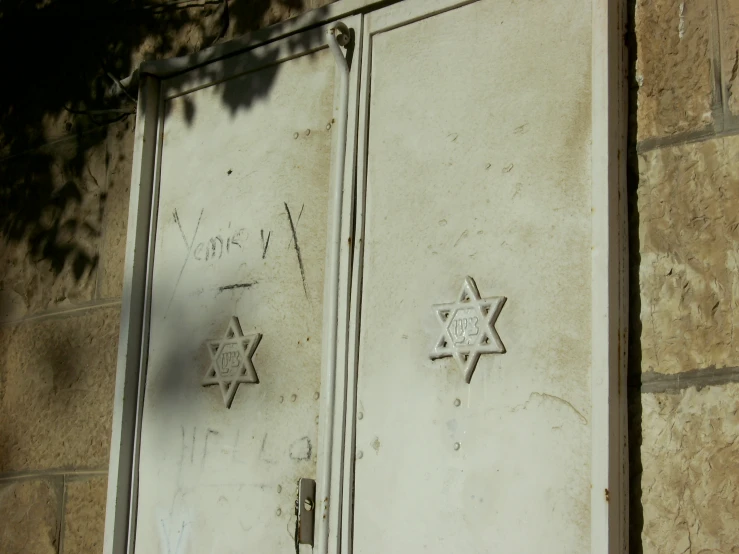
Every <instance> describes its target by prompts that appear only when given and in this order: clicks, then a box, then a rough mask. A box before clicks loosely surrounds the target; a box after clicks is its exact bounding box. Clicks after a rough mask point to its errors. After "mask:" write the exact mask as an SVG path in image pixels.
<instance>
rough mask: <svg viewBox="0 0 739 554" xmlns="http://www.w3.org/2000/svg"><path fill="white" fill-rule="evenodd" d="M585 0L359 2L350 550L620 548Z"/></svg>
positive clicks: (609, 328) (606, 279) (610, 274)
mask: <svg viewBox="0 0 739 554" xmlns="http://www.w3.org/2000/svg"><path fill="white" fill-rule="evenodd" d="M598 4H604V3H600V2H596V3H595V4H592V6H595V12H598V10H599V9H600V8H599V7H598ZM592 6H591V2H589V1H582V0H567V1H563V2H546V3H541V2H533V1H528V2H527V1H524V2H500V1H497V0H479V1H473V2H451V1H449V0H441V1H436V0H433V1H429V0H408V1H406V2H402V3H399V4H396V5H393V6H390V7H387V8H385V9H382V10H379V11H376V12H373V13H371V14H369V15H368V16H367V17H366V19H365V31H364V32H365V34H364V41H363V78H362V79H363V89H362V100H361V101H362V113H363V119H362V123H361V124H360V135H359V136H360V168H361V170H360V176H359V181H360V187H362V190H363V193H364V195H363V198H364V199H363V200H362V195H360V207H359V210H358V213H360V214H361V217H360V218H359V221H360V225H359V227H358V234H359V237H360V242H361V244H363V252H361V253H360V254H359V257H358V262H357V268H358V271H357V273H358V274H359V273H361V275H362V282H361V287H358V288H357V300H356V312H355V314H356V315H355V318H356V319H355V322H356V328H357V333H358V337H357V342H356V344H355V345H354V354H355V359H356V360H357V362H356V369H355V376H356V381H355V382H354V383H353V387H352V388H353V389H354V390H355V394H356V396H355V398H354V399H353V402H354V403H353V405H351V406H350V413H351V414H352V416H353V418H352V421H351V424H350V429H349V436H350V437H351V440H350V441H349V442H350V443H352V442H353V443H354V450H353V451H352V450H349V451H348V456H351V455H352V454H353V457H354V460H353V464H352V465H350V467H351V468H352V469H353V472H354V474H353V483H352V484H353V486H351V487H350V486H347V487H346V490H347V491H348V492H347V496H346V501H347V503H349V502H351V503H352V504H353V514H347V516H346V518H345V527H346V529H347V532H346V534H345V539H344V544H343V547H344V549H343V550H342V551H343V552H352V551H353V552H355V553H357V554H359V553H367V554H370V553H376V552H383V553H388V554H390V553H393V554H401V553H409V552H428V553H437V554H442V553H443V554H447V553H449V552H464V553H479V554H483V553H490V552H512V553H520V554H529V553H530V554H535V553H536V554H538V553H541V552H547V553H562V554H575V553H578V554H584V553H588V552H593V553H596V552H599V553H604V552H607V551H609V548H610V549H611V550H610V551H612V552H616V551H618V549H620V548H622V547H623V544H624V543H623V541H622V537H621V536H620V533H621V532H622V528H619V525H620V521H619V520H618V518H619V517H620V508H619V506H618V504H614V510H615V513H616V514H617V515H615V516H613V517H612V516H609V515H608V503H609V501H611V500H610V498H609V490H608V487H614V486H615V487H620V486H621V485H620V481H619V479H618V477H617V474H618V471H620V470H621V469H622V467H623V466H622V460H623V458H622V455H623V451H622V450H621V448H622V440H623V437H622V435H619V434H618V432H617V433H616V434H614V429H616V428H618V427H619V426H620V425H621V421H619V418H620V417H621V415H620V414H622V411H621V410H622V409H623V398H624V395H623V394H622V393H621V394H619V393H617V392H616V390H614V389H611V391H610V392H609V391H608V386H609V385H610V386H613V384H614V383H616V382H617V381H613V380H611V376H612V374H613V371H614V370H616V367H617V366H616V364H611V363H610V362H609V360H610V358H609V356H611V355H612V354H613V353H615V352H620V351H621V349H622V348H623V347H622V346H619V344H620V342H619V343H618V344H617V342H618V341H620V340H621V339H622V338H623V336H619V334H618V333H621V332H622V329H623V325H624V322H623V320H622V319H620V317H621V314H620V308H621V306H620V304H619V303H618V302H612V301H611V303H610V304H609V298H608V294H609V291H613V290H615V291H616V293H615V295H614V296H613V298H615V299H618V298H619V292H618V291H619V290H620V289H619V287H620V286H621V283H622V279H623V274H622V266H621V265H620V263H619V260H620V259H621V256H622V252H623V251H622V250H620V249H619V247H618V242H617V241H614V240H613V237H614V236H618V235H619V234H620V232H621V230H620V229H621V228H620V227H617V226H613V222H614V221H615V222H616V223H617V225H622V223H618V221H619V220H618V219H615V220H614V219H611V218H612V217H613V214H616V213H617V211H618V210H620V209H621V208H620V203H619V202H618V200H617V199H616V198H612V205H610V206H609V204H608V201H609V199H610V198H611V195H612V189H610V188H609V183H608V180H607V179H604V180H603V179H602V177H603V174H602V171H603V167H601V165H600V164H602V156H603V153H604V149H605V150H606V154H607V148H608V145H607V144H604V143H603V140H604V138H603V136H602V134H599V133H601V131H602V130H604V129H606V130H607V129H608V127H607V125H606V127H605V128H603V127H600V129H598V127H599V126H601V125H602V121H603V120H604V119H605V118H607V117H608V111H607V110H608V106H607V105H606V106H605V110H606V111H605V112H603V113H599V111H598V110H599V109H600V107H601V106H598V109H594V108H593V106H594V104H593V102H594V100H593V98H597V94H596V96H594V94H593V93H594V91H593V88H592V86H593V85H592V83H593V82H594V75H593V67H598V66H597V65H595V66H594V65H593V63H592V61H593V60H592V54H591V52H592V51H593V48H594V35H593V21H594V20H597V19H598V18H601V17H603V14H602V13H594V11H593V10H592ZM595 40H596V42H598V41H600V40H601V39H599V38H597V37H596V38H595ZM602 40H603V42H605V40H606V37H603V39H602ZM595 51H596V52H599V51H598V49H595ZM599 55H600V53H599ZM596 77H597V78H598V79H600V78H603V79H605V76H604V75H601V74H600V73H599V74H598V75H597V76H596ZM595 82H597V80H596V81H595ZM595 86H597V87H600V88H601V89H602V88H603V87H604V86H607V82H605V81H604V82H602V83H601V82H597V84H596V85H595ZM602 92H603V91H602V90H600V91H597V93H598V94H602ZM591 114H595V116H593V117H591ZM607 138H608V137H606V139H607ZM607 159H608V156H606V160H607ZM601 207H604V208H605V209H603V211H602V212H601V211H600V210H601ZM609 210H610V211H609ZM622 217H623V216H622V215H621V218H622ZM622 221H623V220H622V219H621V222H622ZM614 246H615V247H616V248H615V250H614V251H609V248H613V247H614ZM609 255H611V256H612V258H611V259H610V260H609V258H608V256H609ZM604 292H605V294H604ZM614 322H615V323H614ZM614 330H615V331H616V333H614ZM604 360H605V363H604ZM622 363H623V361H622V358H621V359H620V360H619V361H618V362H617V364H619V365H620V364H622ZM619 390H623V389H622V388H621V384H619ZM603 400H605V402H603ZM609 418H612V419H609ZM352 425H353V428H352ZM620 428H621V429H623V427H620ZM609 451H610V454H609ZM614 467H615V470H614ZM348 479H349V480H348V482H352V477H351V476H350V477H349V478H348ZM352 491H353V498H352V496H351V495H352ZM614 496H620V490H619V491H618V493H617V494H615V495H614ZM619 501H620V500H617V499H614V500H613V502H615V503H617V502H619ZM347 511H349V510H347ZM609 517H611V519H610V520H609ZM614 521H615V522H616V523H613V522H614ZM609 526H610V528H609ZM614 535H615V536H614Z"/></svg>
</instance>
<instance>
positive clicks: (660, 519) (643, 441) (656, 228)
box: [629, 0, 739, 554]
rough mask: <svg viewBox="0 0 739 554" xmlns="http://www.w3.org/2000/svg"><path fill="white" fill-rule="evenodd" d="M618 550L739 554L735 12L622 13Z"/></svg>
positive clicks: (724, 5)
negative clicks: (621, 540)
mask: <svg viewBox="0 0 739 554" xmlns="http://www.w3.org/2000/svg"><path fill="white" fill-rule="evenodd" d="M632 9H633V12H632V20H631V25H632V29H631V30H632V31H633V34H632V35H631V37H632V40H631V41H630V45H631V54H632V61H633V68H632V69H633V73H632V86H633V89H632V95H631V100H632V106H631V110H630V112H631V114H632V121H631V125H630V137H631V146H632V151H631V156H630V167H631V175H630V183H629V188H630V190H629V197H630V200H631V205H630V217H631V226H630V228H631V237H630V238H631V306H630V307H631V342H630V360H631V363H630V390H629V392H630V409H631V426H630V433H631V437H630V442H631V452H630V458H631V485H632V486H631V495H632V497H631V530H632V533H631V543H632V548H631V549H632V552H638V553H641V552H644V553H645V554H657V553H665V554H667V553H677V552H685V553H692V554H704V553H705V554H709V553H710V554H718V553H734V552H739V489H738V488H737V486H738V485H739V441H737V434H738V433H739V415H738V413H737V408H739V384H737V383H738V382H739V367H737V366H739V329H737V330H736V331H737V336H736V338H735V328H736V327H737V326H739V252H738V250H737V247H738V246H739V136H737V134H738V133H739V120H738V119H737V116H739V96H737V95H739V88H736V87H737V86H739V82H738V79H739V77H738V76H737V73H738V71H737V68H738V67H739V2H736V1H735V0H636V2H634V3H633V4H632Z"/></svg>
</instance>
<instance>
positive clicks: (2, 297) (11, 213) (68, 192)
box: [0, 132, 107, 320]
mask: <svg viewBox="0 0 739 554" xmlns="http://www.w3.org/2000/svg"><path fill="white" fill-rule="evenodd" d="M104 136H105V135H104V134H100V133H97V132H96V133H90V134H86V135H83V136H80V137H73V138H71V139H68V140H64V141H61V142H57V143H54V144H51V145H48V146H45V147H44V148H42V149H40V150H36V151H34V152H31V153H28V154H26V155H23V156H20V157H18V158H13V159H11V160H6V161H5V162H3V163H2V164H0V193H1V194H2V197H3V198H2V202H0V215H1V216H2V217H0V221H2V226H1V227H0V317H3V318H4V319H5V320H7V319H13V318H17V317H21V316H23V315H30V314H34V313H38V312H42V311H44V310H48V309H51V308H60V307H69V306H72V305H74V304H77V303H80V302H85V301H89V300H91V299H92V298H93V295H94V293H95V284H96V279H97V270H98V258H99V254H98V248H99V236H100V229H101V219H102V200H103V193H104V192H105V178H106V163H107V162H106V157H105V145H104Z"/></svg>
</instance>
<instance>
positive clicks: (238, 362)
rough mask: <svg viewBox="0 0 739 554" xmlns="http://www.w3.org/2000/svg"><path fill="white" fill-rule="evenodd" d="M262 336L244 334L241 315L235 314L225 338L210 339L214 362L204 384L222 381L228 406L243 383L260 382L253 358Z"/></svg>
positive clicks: (222, 392) (207, 372)
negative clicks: (240, 321) (239, 316)
mask: <svg viewBox="0 0 739 554" xmlns="http://www.w3.org/2000/svg"><path fill="white" fill-rule="evenodd" d="M261 339H262V335H260V334H259V333H252V334H250V335H244V333H243V331H242V330H241V324H240V323H239V318H237V317H236V316H233V317H232V318H231V321H229V323H228V328H227V329H226V332H225V333H224V334H223V338H221V339H213V340H208V341H206V344H207V346H208V354H210V366H208V370H207V371H206V372H205V377H203V381H202V385H203V386H204V387H207V386H210V385H218V388H219V389H221V394H222V395H223V403H224V404H225V405H226V408H231V403H232V402H233V399H234V396H235V395H236V389H237V388H238V387H239V384H240V383H259V377H257V371H256V370H255V369H254V364H253V363H252V360H251V359H252V356H253V355H254V351H255V350H256V349H257V345H259V341H260V340H261Z"/></svg>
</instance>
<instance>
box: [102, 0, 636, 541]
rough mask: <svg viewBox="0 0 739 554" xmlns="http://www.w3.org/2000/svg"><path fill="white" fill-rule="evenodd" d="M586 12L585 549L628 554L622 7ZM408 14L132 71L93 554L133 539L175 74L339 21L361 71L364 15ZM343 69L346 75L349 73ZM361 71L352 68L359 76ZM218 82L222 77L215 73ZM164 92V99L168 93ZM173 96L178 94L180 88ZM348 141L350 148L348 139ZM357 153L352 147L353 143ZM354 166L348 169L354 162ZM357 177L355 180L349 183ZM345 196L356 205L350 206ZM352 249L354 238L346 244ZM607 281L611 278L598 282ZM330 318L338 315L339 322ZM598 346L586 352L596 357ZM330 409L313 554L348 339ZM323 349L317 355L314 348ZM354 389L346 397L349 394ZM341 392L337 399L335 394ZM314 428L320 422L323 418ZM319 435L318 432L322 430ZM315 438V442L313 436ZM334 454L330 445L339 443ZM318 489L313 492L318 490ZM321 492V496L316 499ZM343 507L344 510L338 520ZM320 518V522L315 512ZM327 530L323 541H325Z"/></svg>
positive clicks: (322, 20)
mask: <svg viewBox="0 0 739 554" xmlns="http://www.w3.org/2000/svg"><path fill="white" fill-rule="evenodd" d="M475 1H478V0H425V2H426V3H425V6H426V9H425V12H426V15H424V17H426V16H428V15H430V14H429V13H428V12H434V13H438V12H439V11H447V10H449V9H453V8H456V7H459V6H462V5H464V4H469V3H472V2H475ZM590 1H591V9H592V29H593V32H592V89H591V90H592V98H591V100H592V179H593V186H592V190H593V210H594V213H595V214H602V215H599V216H594V218H593V223H594V224H593V266H592V267H593V271H594V272H597V273H598V275H599V276H600V279H594V282H595V283H597V284H598V287H595V286H594V288H593V303H592V329H593V345H594V348H593V366H594V367H601V368H603V372H602V374H599V375H593V378H592V396H591V397H592V399H593V419H592V429H593V431H592V453H593V454H592V456H593V457H592V463H591V467H592V475H591V480H592V495H591V538H592V540H591V545H592V546H591V552H592V553H593V554H596V553H598V554H602V553H605V552H607V553H609V554H616V553H626V552H627V551H628V467H627V465H628V443H627V416H626V400H627V387H626V373H627V371H626V369H627V367H626V360H627V338H628V288H627V287H628V280H627V275H628V265H627V264H628V253H627V247H628V229H627V206H626V155H625V152H626V129H627V118H628V115H627V89H626V87H627V78H626V75H627V73H626V68H627V52H626V46H625V44H624V41H623V35H624V32H625V29H626V21H627V14H626V2H625V0H590ZM401 2H402V3H407V4H408V5H409V6H411V5H412V4H415V5H418V2H416V1H415V0H339V1H338V2H335V3H332V4H329V5H327V6H325V7H323V8H318V9H316V10H313V11H311V12H308V13H306V14H303V15H301V16H299V17H296V18H294V19H290V20H288V21H285V22H283V23H280V24H277V25H274V26H272V27H269V28H266V29H263V30H260V31H257V32H254V33H251V34H248V35H245V36H243V37H240V38H237V39H234V40H231V41H229V42H226V43H222V44H217V45H215V46H212V47H210V48H207V49H204V50H202V51H200V52H197V53H195V54H191V55H187V56H182V57H178V58H172V59H168V60H158V61H152V62H145V63H143V64H142V65H141V67H140V69H139V74H140V82H139V95H138V109H137V114H136V127H135V135H134V149H133V167H132V177H131V190H130V203H129V215H128V226H127V237H126V257H125V265H124V281H123V283H124V285H123V294H122V299H121V324H120V335H119V343H118V358H117V370H116V385H115V393H114V404H113V421H112V432H111V448H110V462H109V470H108V493H107V506H106V518H105V540H104V546H103V552H104V554H133V551H134V550H133V538H134V537H135V514H136V484H137V468H138V447H137V444H138V435H139V432H138V425H139V422H140V416H141V413H142V410H143V390H144V389H143V387H144V384H145V379H146V362H147V360H146V357H147V354H148V339H147V337H148V313H149V303H150V298H149V296H148V294H147V291H148V290H150V284H151V278H152V275H151V271H152V267H153V264H152V261H153V256H154V248H153V245H154V238H155V233H156V219H157V212H156V210H157V204H158V185H159V183H158V170H159V159H160V156H161V138H162V132H163V113H164V110H163V105H164V100H165V99H166V98H167V96H169V94H171V92H172V88H171V87H172V86H173V85H175V84H176V83H177V77H178V76H179V75H181V74H183V73H185V72H189V71H191V70H193V69H197V68H200V67H203V66H205V65H207V64H212V63H214V62H223V64H222V65H223V66H224V67H225V68H228V67H229V66H230V64H232V63H233V58H234V57H235V56H238V55H240V54H244V53H246V52H249V51H252V50H255V49H257V48H260V47H263V46H266V45H268V44H270V43H273V42H275V41H279V40H281V39H284V38H287V37H290V36H291V35H295V34H298V33H302V32H305V31H309V30H311V29H316V28H318V27H321V26H325V25H327V24H329V23H331V22H334V21H337V20H339V19H342V18H346V17H349V16H355V15H357V16H359V17H358V18H357V21H359V24H358V25H355V27H356V43H357V48H356V50H355V55H354V58H355V65H356V66H360V65H361V64H362V63H363V62H364V63H366V62H367V61H368V58H367V59H365V52H368V49H365V48H362V44H361V40H362V39H363V37H365V36H369V35H368V33H369V32H368V31H367V30H366V29H364V28H363V27H364V20H365V18H364V17H363V15H364V14H368V13H370V12H372V11H375V10H377V9H380V8H383V7H385V6H388V5H391V4H397V3H401ZM352 69H354V68H352ZM358 72H359V73H360V74H361V73H362V71H361V67H358ZM226 73H228V71H226ZM350 87H351V90H350V94H353V95H354V97H355V98H357V97H358V96H357V95H358V94H359V88H360V87H361V84H360V83H359V82H358V80H357V79H351V80H350ZM168 91H169V93H168ZM180 92H181V90H180ZM367 109H368V105H367V102H366V98H365V99H364V100H363V101H362V100H360V102H355V103H354V105H351V104H350V108H349V125H348V131H347V157H346V163H345V167H344V189H345V193H344V208H345V209H347V203H351V205H350V206H349V210H350V211H344V213H354V210H356V213H357V214H360V217H357V218H356V220H357V222H359V221H360V219H361V213H362V210H363V205H362V194H361V191H360V194H358V195H357V189H356V183H357V182H362V180H361V179H362V178H363V177H362V176H363V174H364V171H365V167H364V159H363V158H362V157H360V158H357V152H358V151H360V152H361V151H362V148H364V146H365V145H364V140H365V138H366V137H363V136H362V135H361V133H359V132H358V130H359V129H358V126H359V125H360V117H361V118H364V117H365V116H366V110H367ZM349 137H352V140H353V141H354V142H349ZM355 145H357V146H358V148H355V147H354V146H355ZM358 162H359V163H358ZM358 176H359V179H358V178H357V177H358ZM355 199H356V202H355ZM344 219H345V220H346V221H342V236H346V237H349V239H351V238H352V237H361V229H360V228H359V223H357V225H356V228H355V227H354V221H353V220H354V219H355V218H354V217H349V218H344ZM345 242H346V243H347V244H346V247H345V248H346V251H347V252H348V254H349V255H348V256H345V255H342V259H343V260H349V261H348V262H346V263H345V264H344V265H343V266H342V275H347V276H349V277H348V279H349V281H348V282H346V283H344V285H343V286H344V290H346V291H347V295H346V296H345V297H343V298H341V299H340V300H339V314H342V313H343V314H344V316H345V317H346V318H348V319H347V320H346V323H347V325H346V329H353V328H354V326H356V325H357V323H358V319H357V317H358V315H359V314H358V302H357V301H356V299H358V298H359V297H360V296H359V295H360V293H361V263H362V262H361V259H362V258H361V255H362V252H361V243H360V245H359V246H358V247H356V248H355V245H354V244H352V241H351V240H348V241H345ZM354 242H357V241H354ZM609 276H611V277H610V278H609ZM340 317H341V316H340ZM596 346H597V348H596ZM336 348H337V360H339V363H338V364H337V372H336V387H335V389H334V390H335V391H336V392H337V401H338V402H341V404H340V406H341V407H342V409H336V410H334V411H333V414H332V417H331V418H330V422H331V426H330V428H329V429H323V430H319V436H323V437H325V436H327V434H328V435H331V436H332V437H333V439H332V440H333V442H334V444H335V445H337V447H336V448H334V449H333V456H332V458H333V459H332V460H330V461H328V460H323V461H322V460H319V475H321V464H322V463H326V462H327V461H328V462H329V464H330V465H331V466H332V467H333V468H335V470H334V471H333V472H330V475H331V480H330V483H324V484H323V486H324V489H323V490H322V492H323V494H324V496H319V498H324V497H325V498H326V499H327V498H340V499H341V501H339V502H332V503H330V504H328V505H323V504H319V512H318V515H319V517H317V521H318V523H319V525H321V524H322V525H323V526H324V527H325V535H324V536H325V537H326V540H325V541H321V540H320V539H319V544H318V545H317V546H318V551H319V552H320V553H321V554H325V553H327V552H328V551H329V550H330V551H336V552H341V551H344V552H350V550H349V549H347V550H344V549H342V547H344V548H346V547H347V546H349V545H350V544H351V540H350V538H347V537H350V529H351V502H352V498H351V490H352V479H353V475H352V458H353V456H352V452H353V448H354V445H353V426H354V424H355V422H354V406H353V400H352V398H353V397H354V393H350V392H349V391H352V390H354V385H355V380H354V379H355V376H354V375H353V372H351V371H349V369H350V368H351V367H354V362H353V360H350V356H351V355H352V352H354V351H355V344H354V338H353V336H352V334H351V333H349V332H348V331H347V333H344V334H339V335H338V336H337V345H336ZM324 350H325V347H324ZM355 392H356V391H355ZM342 394H343V398H341V395H342ZM322 420H324V418H323V413H322ZM322 426H323V424H322ZM319 440H320V439H319ZM338 445H340V447H339V446H338ZM321 486H322V485H321V484H319V491H321ZM319 494H320V493H319ZM342 506H349V507H350V508H349V509H348V510H344V511H343V513H342ZM323 510H326V511H325V516H326V519H325V522H326V523H323V522H324V517H322V514H324V511H323ZM328 529H331V530H332V532H331V534H330V536H329V534H328Z"/></svg>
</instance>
